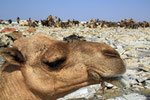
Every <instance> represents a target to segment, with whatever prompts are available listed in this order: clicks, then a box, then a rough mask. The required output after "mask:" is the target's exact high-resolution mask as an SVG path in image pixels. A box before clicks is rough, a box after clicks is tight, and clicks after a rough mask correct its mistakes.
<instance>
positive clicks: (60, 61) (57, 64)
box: [44, 57, 66, 69]
mask: <svg viewBox="0 0 150 100" xmlns="http://www.w3.org/2000/svg"><path fill="white" fill-rule="evenodd" d="M65 61H66V57H64V58H60V59H56V61H54V62H48V61H47V62H44V63H45V64H46V65H47V66H49V67H50V68H52V69H58V68H59V67H61V65H62V64H63V63H64V62H65Z"/></svg>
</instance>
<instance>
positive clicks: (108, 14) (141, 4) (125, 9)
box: [0, 0, 150, 22]
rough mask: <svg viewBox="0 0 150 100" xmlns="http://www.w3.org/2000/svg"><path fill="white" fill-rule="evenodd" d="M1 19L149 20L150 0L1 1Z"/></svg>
mask: <svg viewBox="0 0 150 100" xmlns="http://www.w3.org/2000/svg"><path fill="white" fill-rule="evenodd" d="M0 3H1V4H0V19H4V20H7V19H13V20H16V18H17V16H19V17H20V18H21V19H28V18H29V17H31V19H36V20H40V19H46V18H47V17H48V15H53V16H58V17H60V18H61V19H63V20H67V19H76V20H80V21H88V20H90V19H91V18H99V19H100V20H107V21H120V20H121V19H124V18H126V19H129V18H133V19H134V20H136V21H144V20H146V21H149V22H150V0H0Z"/></svg>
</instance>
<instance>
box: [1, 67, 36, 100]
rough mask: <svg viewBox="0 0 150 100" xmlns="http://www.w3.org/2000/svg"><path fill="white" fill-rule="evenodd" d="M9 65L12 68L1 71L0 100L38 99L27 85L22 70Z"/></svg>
mask: <svg viewBox="0 0 150 100" xmlns="http://www.w3.org/2000/svg"><path fill="white" fill-rule="evenodd" d="M7 67H11V68H9V70H7V69H6V68H5V69H3V71H2V72H0V73H1V74H0V91H1V92H0V100H21V99H22V100H35V99H36V100H38V99H37V97H36V96H35V95H34V94H33V93H32V92H30V91H29V89H28V88H27V86H26V85H25V83H24V81H25V80H24V78H23V76H22V73H21V71H20V70H18V69H13V67H12V65H11V66H7ZM20 98H21V99H20Z"/></svg>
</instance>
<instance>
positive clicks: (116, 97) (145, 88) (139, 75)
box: [0, 24, 150, 100]
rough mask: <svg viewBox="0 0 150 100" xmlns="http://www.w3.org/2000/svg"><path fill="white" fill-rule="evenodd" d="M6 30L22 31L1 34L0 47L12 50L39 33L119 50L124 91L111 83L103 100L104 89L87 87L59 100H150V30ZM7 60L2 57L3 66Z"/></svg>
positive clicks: (0, 60) (75, 28) (51, 28)
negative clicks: (22, 39) (81, 39)
mask: <svg viewBox="0 0 150 100" xmlns="http://www.w3.org/2000/svg"><path fill="white" fill-rule="evenodd" d="M5 28H15V29H16V30H18V31H20V32H17V33H15V35H14V34H13V35H12V32H1V33H0V47H1V48H3V47H6V46H11V45H12V44H13V41H15V40H16V39H17V38H19V37H22V36H31V35H33V34H37V33H39V32H42V33H46V34H49V35H51V36H53V37H55V38H57V39H59V40H62V39H63V37H67V36H69V35H72V34H76V35H79V36H83V37H84V39H85V40H86V41H92V42H105V43H106V44H109V45H110V46H112V47H113V48H115V49H116V50H117V51H118V52H119V53H120V55H121V57H122V59H123V60H124V62H125V64H126V67H127V71H126V73H125V74H124V75H123V79H122V81H123V82H124V84H125V86H124V88H122V89H120V88H119V87H117V86H114V85H112V84H110V83H105V84H106V88H105V93H104V95H103V97H102V91H101V90H100V89H101V85H100V84H98V85H92V86H88V87H84V88H82V89H80V90H78V91H76V92H74V93H72V94H69V95H67V96H65V97H64V98H60V99H59V100H100V99H101V98H105V99H107V100H150V28H138V29H125V28H88V27H85V26H82V25H80V26H73V27H71V28H66V29H62V28H53V27H43V26H39V27H36V28H29V27H28V26H19V25H16V24H12V25H1V24H0V31H2V30H3V29H5ZM2 62H3V59H2V58H1V57H0V65H1V64H2Z"/></svg>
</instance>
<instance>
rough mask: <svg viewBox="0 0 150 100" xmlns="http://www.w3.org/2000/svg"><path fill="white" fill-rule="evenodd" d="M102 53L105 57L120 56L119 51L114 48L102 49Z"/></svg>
mask: <svg viewBox="0 0 150 100" xmlns="http://www.w3.org/2000/svg"><path fill="white" fill-rule="evenodd" d="M102 53H103V55H105V56H107V57H116V58H120V55H119V53H118V52H117V51H115V50H103V51H102Z"/></svg>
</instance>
